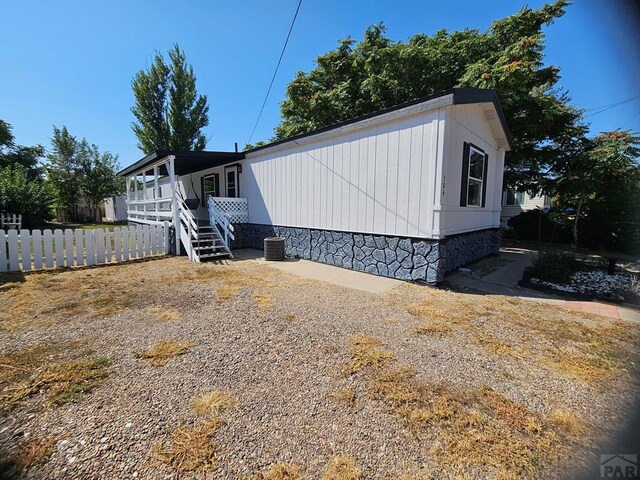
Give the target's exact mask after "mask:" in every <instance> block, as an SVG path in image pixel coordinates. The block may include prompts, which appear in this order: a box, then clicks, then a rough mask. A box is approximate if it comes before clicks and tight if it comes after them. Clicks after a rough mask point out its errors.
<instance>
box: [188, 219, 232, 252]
mask: <svg viewBox="0 0 640 480" xmlns="http://www.w3.org/2000/svg"><path fill="white" fill-rule="evenodd" d="M197 227H198V229H197V231H196V235H195V236H192V237H191V248H192V250H193V251H194V252H195V253H196V255H197V257H198V259H199V260H200V261H203V260H208V259H213V258H220V257H233V255H232V254H231V250H229V247H228V246H227V244H226V243H225V241H224V239H223V238H222V236H221V235H220V232H218V229H217V228H216V227H214V226H211V225H210V224H209V222H208V221H206V220H197Z"/></svg>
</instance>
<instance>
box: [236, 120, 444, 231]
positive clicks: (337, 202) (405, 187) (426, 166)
mask: <svg viewBox="0 0 640 480" xmlns="http://www.w3.org/2000/svg"><path fill="white" fill-rule="evenodd" d="M442 110H443V109H442V108H440V109H436V110H432V111H429V112H423V113H420V114H417V115H414V116H410V117H404V118H399V119H397V120H394V121H389V122H387V123H384V124H377V125H375V124H372V125H370V126H368V127H363V128H360V129H355V128H354V129H352V130H351V131H350V132H348V133H342V134H340V133H337V134H336V135H335V136H333V137H331V138H322V139H318V140H317V141H315V142H314V141H313V137H309V138H307V139H302V140H300V141H299V142H289V143H287V144H283V145H280V146H275V147H273V148H270V149H266V150H263V151H258V152H255V153H250V154H248V156H247V159H246V160H243V161H241V163H242V164H243V173H242V175H241V196H243V197H244V196H246V197H247V198H248V204H249V221H250V222H251V223H262V224H274V225H283V226H294V227H306V228H318V229H325V230H338V231H352V232H365V233H377V234H386V235H398V236H413V237H429V236H431V234H432V228H431V226H430V223H429V222H430V221H431V215H430V212H431V209H432V205H433V200H432V199H433V172H434V170H435V169H434V165H435V158H434V155H436V154H437V152H438V142H441V141H442V140H441V139H438V138H436V139H435V140H434V139H433V138H432V136H433V134H434V132H436V133H437V132H438V128H434V127H433V124H434V122H435V123H437V122H443V121H444V114H443V113H442V112H441V111H442ZM434 145H435V148H434Z"/></svg>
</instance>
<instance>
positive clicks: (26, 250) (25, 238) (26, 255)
mask: <svg viewBox="0 0 640 480" xmlns="http://www.w3.org/2000/svg"><path fill="white" fill-rule="evenodd" d="M20 250H21V251H22V270H23V271H27V270H31V234H30V233H29V230H20Z"/></svg>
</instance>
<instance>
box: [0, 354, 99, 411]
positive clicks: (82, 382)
mask: <svg viewBox="0 0 640 480" xmlns="http://www.w3.org/2000/svg"><path fill="white" fill-rule="evenodd" d="M108 365H109V360H108V359H106V358H104V357H93V358H86V359H80V360H75V361H71V362H63V363H55V364H52V365H48V366H47V367H45V368H44V369H42V370H36V371H35V373H34V374H33V375H31V376H30V377H29V378H28V379H27V380H25V381H22V382H19V383H17V384H14V385H11V386H9V387H7V388H5V389H4V393H3V395H2V396H0V404H1V405H3V406H5V407H9V408H11V407H13V406H15V405H16V404H17V403H18V402H20V401H21V400H23V399H24V398H27V397H31V396H33V395H35V394H37V393H39V392H44V393H45V394H46V395H47V397H48V399H49V401H50V402H51V403H54V404H57V405H61V404H65V403H69V402H73V401H76V400H78V399H79V398H80V397H81V396H82V395H83V394H85V393H88V392H90V391H91V390H93V389H94V388H96V387H98V386H99V385H100V384H101V383H102V382H103V381H104V379H105V378H107V376H108V375H109V371H108V369H107V367H108Z"/></svg>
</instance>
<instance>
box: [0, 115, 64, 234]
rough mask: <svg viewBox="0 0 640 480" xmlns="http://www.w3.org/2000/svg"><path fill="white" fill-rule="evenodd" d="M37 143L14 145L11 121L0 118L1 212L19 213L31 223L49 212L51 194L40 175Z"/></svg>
mask: <svg viewBox="0 0 640 480" xmlns="http://www.w3.org/2000/svg"><path fill="white" fill-rule="evenodd" d="M43 156H44V148H43V147H42V146H40V145H36V146H32V147H26V146H23V145H16V143H15V138H14V136H13V133H12V129H11V125H9V124H8V123H7V122H5V121H4V120H0V213H10V214H19V215H22V221H23V226H25V227H34V226H38V225H39V224H41V223H42V222H43V221H44V220H48V219H49V217H50V215H51V200H52V199H51V194H50V191H49V188H48V185H47V184H46V182H45V180H44V178H43V169H42V167H41V163H40V161H41V159H42V157H43Z"/></svg>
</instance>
